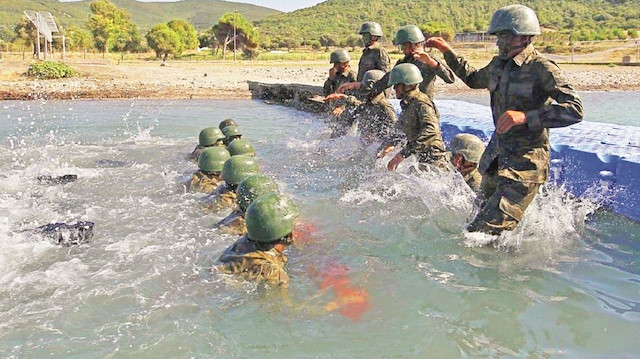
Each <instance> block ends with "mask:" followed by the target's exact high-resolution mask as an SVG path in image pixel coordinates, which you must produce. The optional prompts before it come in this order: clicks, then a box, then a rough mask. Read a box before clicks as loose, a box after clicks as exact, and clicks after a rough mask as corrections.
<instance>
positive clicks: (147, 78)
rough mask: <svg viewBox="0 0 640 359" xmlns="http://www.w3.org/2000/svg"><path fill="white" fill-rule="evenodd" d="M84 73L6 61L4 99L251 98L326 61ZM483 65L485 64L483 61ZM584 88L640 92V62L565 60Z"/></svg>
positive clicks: (91, 65) (313, 74) (1, 68)
mask: <svg viewBox="0 0 640 359" xmlns="http://www.w3.org/2000/svg"><path fill="white" fill-rule="evenodd" d="M69 63H70V65H71V66H72V67H74V68H75V69H76V70H77V71H78V73H79V75H78V76H77V77H75V78H71V79H61V80H33V79H29V78H26V77H24V76H22V74H23V73H24V72H26V70H27V67H28V65H29V61H22V60H20V61H18V60H15V61H5V62H0V100H17V99H21V100H24V99H37V98H46V99H79V98H96V99H105V98H173V99H202V98H211V99H243V98H250V97H251V93H250V92H249V88H248V85H247V81H257V82H265V83H300V84H306V85H318V86H321V85H322V83H323V82H324V80H325V78H326V76H327V73H328V69H329V66H328V64H326V63H325V62H324V61H298V62H288V61H253V62H252V61H239V62H236V63H233V62H170V63H169V65H168V66H160V64H159V63H158V62H129V63H127V62H124V63H121V64H109V63H106V62H101V61H92V62H83V61H82V60H76V61H73V60H72V61H69ZM477 65H478V66H482V64H481V63H479V64H477ZM561 67H562V69H563V70H564V71H565V74H566V75H567V77H568V78H569V80H570V81H571V83H572V84H573V85H574V87H575V88H576V89H577V90H579V91H611V90H622V91H640V67H639V66H613V67H610V66H604V65H574V64H571V65H569V64H565V65H561ZM438 91H439V92H440V93H444V94H455V93H462V92H465V93H466V92H477V91H484V90H470V89H469V88H467V87H466V85H464V83H462V82H461V81H456V83H454V84H451V85H445V84H444V83H442V82H441V83H440V85H439V86H438Z"/></svg>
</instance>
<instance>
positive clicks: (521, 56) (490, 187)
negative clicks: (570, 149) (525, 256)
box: [324, 4, 583, 235]
mask: <svg viewBox="0 0 640 359" xmlns="http://www.w3.org/2000/svg"><path fill="white" fill-rule="evenodd" d="M488 33H489V34H490V35H495V36H496V37H497V41H496V45H497V47H498V55H497V56H495V57H494V58H493V59H492V60H491V61H490V62H489V64H488V65H487V66H485V67H484V68H481V69H476V68H474V67H473V66H471V65H470V64H469V63H468V61H467V60H466V59H465V58H464V56H461V55H459V54H457V53H456V52H455V51H454V50H453V48H452V47H451V45H450V44H449V43H447V41H446V40H445V39H443V38H442V37H429V38H428V39H427V38H425V36H424V34H423V33H422V31H421V30H420V29H419V28H418V27H417V26H415V25H406V26H403V27H401V28H400V29H398V31H397V33H396V37H395V39H394V41H393V43H394V45H397V46H399V47H400V48H401V50H402V52H403V53H404V57H403V58H402V59H400V60H398V61H397V63H396V65H395V66H394V67H393V68H390V58H389V55H388V53H387V52H386V50H385V49H384V48H383V47H381V46H380V44H379V40H380V38H381V37H382V36H383V33H382V27H381V26H380V24H378V23H375V22H366V23H364V24H363V25H362V27H361V29H360V34H361V35H362V41H363V45H364V50H363V52H362V57H361V58H360V62H359V64H358V73H357V75H356V74H355V72H354V71H352V70H351V68H350V65H349V61H350V57H349V54H348V52H347V51H346V50H344V49H338V50H336V51H334V52H333V53H332V54H331V59H330V60H331V63H333V64H334V66H333V67H332V68H331V70H330V71H329V78H328V79H327V81H326V82H325V84H324V91H325V98H324V99H325V101H326V102H328V103H330V104H331V105H332V106H333V107H334V110H333V115H334V116H336V117H337V121H336V122H337V124H338V130H337V131H334V135H341V134H342V133H344V132H346V131H345V130H344V128H345V127H349V126H351V125H353V124H354V123H358V128H359V129H360V132H361V136H362V137H363V139H364V140H365V141H367V142H370V141H371V140H379V141H380V142H381V143H382V144H383V145H382V147H381V148H380V150H379V152H378V155H377V158H383V157H385V156H387V155H388V154H390V153H392V152H394V150H396V147H397V146H399V145H400V144H401V143H403V141H405V142H404V143H405V144H404V147H403V148H402V149H401V150H400V151H399V152H397V154H396V155H395V156H394V157H393V158H391V160H390V161H389V162H388V164H387V169H388V170H390V171H391V170H395V169H396V168H397V167H398V165H399V164H400V163H401V162H402V161H403V160H404V159H405V158H407V157H409V156H411V155H414V156H415V157H416V158H417V160H418V161H419V162H420V167H421V168H423V169H424V168H427V167H430V166H431V167H433V168H438V169H443V170H446V169H447V168H450V167H451V166H453V167H454V168H455V169H456V170H458V171H459V172H460V173H461V174H462V176H463V177H464V179H465V181H466V182H467V184H469V186H471V188H472V189H473V190H474V191H476V193H477V194H478V198H479V201H478V203H480V207H479V211H478V213H477V215H476V217H475V218H474V219H473V221H472V222H471V223H470V224H469V225H468V227H467V230H469V231H470V232H484V233H488V234H492V235H498V234H500V233H502V232H503V231H505V230H507V231H509V230H513V229H514V228H515V227H516V226H517V224H518V223H519V222H521V221H522V219H523V215H524V212H525V210H526V209H527V207H528V206H529V205H530V204H531V202H532V201H533V199H534V197H535V195H536V193H537V192H538V189H539V188H540V186H541V185H542V184H543V183H544V182H546V181H547V179H548V177H549V128H554V127H564V126H569V125H572V124H575V123H577V122H579V121H581V120H582V117H583V107H582V102H581V100H580V98H579V97H578V95H577V93H576V91H575V90H574V88H573V87H572V86H571V84H569V82H568V80H567V78H566V77H565V75H564V74H563V73H562V71H561V70H560V68H559V67H558V66H557V65H556V64H555V63H554V62H553V61H551V60H549V59H547V58H545V57H544V56H543V55H542V54H540V53H539V52H538V51H537V50H536V49H535V48H534V46H533V44H532V40H533V37H534V36H536V35H540V24H539V22H538V18H537V16H536V14H535V12H534V11H533V10H532V9H530V8H529V7H526V6H524V5H519V4H516V5H508V6H505V7H502V8H500V9H498V10H497V11H496V12H495V13H494V14H493V17H492V19H491V24H490V26H489V30H488ZM425 48H435V49H437V50H439V51H440V52H441V53H442V55H443V57H444V61H443V60H440V59H439V58H437V57H435V56H432V55H430V54H429V53H427V52H426V51H425ZM436 76H438V77H440V78H441V79H442V80H444V82H446V83H453V82H454V81H455V77H458V78H459V79H460V80H462V81H463V82H464V83H465V84H466V85H468V86H469V87H471V88H486V89H488V90H489V94H490V97H491V111H492V116H493V122H494V125H495V131H494V133H493V135H492V136H491V139H490V141H489V143H488V145H487V147H486V149H485V146H484V143H483V142H482V141H481V140H480V139H479V138H478V137H476V136H474V135H471V134H460V135H458V136H456V137H455V138H454V139H453V140H452V142H451V143H450V145H449V151H447V148H446V147H445V143H444V141H443V139H442V135H441V132H440V115H439V112H438V109H437V107H436V106H435V104H434V103H433V96H434V93H435V86H434V83H435V78H436ZM390 87H393V89H394V90H395V94H396V97H397V98H398V99H400V106H401V108H402V113H401V115H400V118H399V119H398V118H396V115H395V112H394V111H393V107H392V106H391V104H390V103H389V101H388V100H387V96H388V89H389V88H390ZM347 94H351V95H347Z"/></svg>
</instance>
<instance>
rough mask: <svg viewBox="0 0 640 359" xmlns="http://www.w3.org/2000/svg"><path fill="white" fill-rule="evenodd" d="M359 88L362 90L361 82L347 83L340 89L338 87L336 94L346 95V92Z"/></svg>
mask: <svg viewBox="0 0 640 359" xmlns="http://www.w3.org/2000/svg"><path fill="white" fill-rule="evenodd" d="M359 88H360V83H359V82H347V83H344V84H342V85H340V87H338V89H337V90H336V92H337V93H344V92H345V91H351V90H357V89H359Z"/></svg>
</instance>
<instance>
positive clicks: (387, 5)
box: [258, 0, 640, 43]
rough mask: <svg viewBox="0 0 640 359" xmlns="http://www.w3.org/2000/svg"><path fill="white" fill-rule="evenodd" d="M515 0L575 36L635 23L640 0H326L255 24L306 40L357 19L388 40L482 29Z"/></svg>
mask: <svg viewBox="0 0 640 359" xmlns="http://www.w3.org/2000/svg"><path fill="white" fill-rule="evenodd" d="M516 2H519V3H521V4H524V5H527V6H529V7H531V8H533V9H534V10H536V13H537V14H538V17H539V19H540V23H541V25H542V26H543V27H544V29H545V31H546V32H560V33H564V34H567V35H569V34H573V35H574V37H575V38H576V39H577V40H578V39H579V40H590V39H598V37H603V38H607V37H611V35H610V33H612V32H613V31H614V30H615V29H620V30H622V31H624V32H625V34H626V31H627V30H629V29H637V28H640V0H574V1H568V0H520V1H514V0H455V1H454V0H384V1H383V0H329V1H326V2H323V3H320V4H318V5H316V6H313V7H311V8H306V9H301V10H298V11H294V12H292V13H282V14H278V15H273V16H269V17H267V18H265V19H263V20H262V21H260V22H259V23H258V25H259V27H260V32H261V33H263V34H265V35H266V37H267V38H268V40H269V41H272V42H275V43H277V42H280V41H281V39H284V38H289V39H290V38H292V37H295V40H296V41H298V42H301V43H305V42H309V41H310V40H314V39H318V38H319V37H320V36H321V35H323V34H332V35H333V36H335V37H336V39H337V40H342V39H345V38H346V37H347V36H349V35H351V34H355V33H357V31H358V29H359V27H360V24H361V23H363V22H365V21H376V22H379V23H380V24H381V25H382V27H383V29H384V32H385V35H386V37H387V41H390V40H391V39H392V38H393V36H394V34H395V31H396V30H397V28H398V27H400V26H402V25H406V24H416V25H419V26H423V25H424V24H426V23H429V22H438V23H440V24H441V25H444V26H447V27H450V28H452V30H453V31H454V32H456V33H460V32H470V31H486V29H487V28H488V26H489V22H490V20H491V15H492V14H493V12H494V11H495V10H496V9H498V8H499V7H502V6H505V5H509V4H513V3H516ZM632 32H633V31H632ZM579 37H580V38H579Z"/></svg>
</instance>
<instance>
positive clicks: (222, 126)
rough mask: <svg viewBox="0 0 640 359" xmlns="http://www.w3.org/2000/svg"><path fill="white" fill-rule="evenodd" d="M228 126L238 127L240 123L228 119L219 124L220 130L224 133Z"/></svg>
mask: <svg viewBox="0 0 640 359" xmlns="http://www.w3.org/2000/svg"><path fill="white" fill-rule="evenodd" d="M227 126H238V123H237V122H236V120H234V119H232V118H227V119H225V120H223V121H221V122H220V124H218V128H219V129H220V130H221V131H222V129H223V128H225V127H227Z"/></svg>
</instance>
